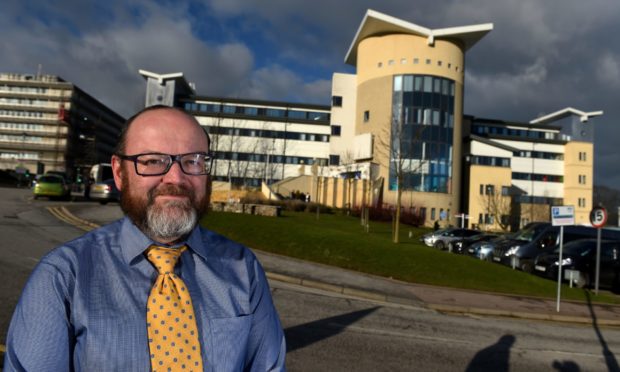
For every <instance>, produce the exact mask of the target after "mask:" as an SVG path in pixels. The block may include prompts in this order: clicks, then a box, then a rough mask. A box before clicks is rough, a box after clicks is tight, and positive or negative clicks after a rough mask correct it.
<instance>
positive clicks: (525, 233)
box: [512, 225, 547, 242]
mask: <svg viewBox="0 0 620 372" xmlns="http://www.w3.org/2000/svg"><path fill="white" fill-rule="evenodd" d="M546 228H547V225H538V226H533V227H530V228H527V229H524V230H521V231H518V232H517V233H516V234H515V235H514V236H513V237H512V239H515V240H525V241H527V242H531V241H532V240H534V239H535V238H536V237H538V235H540V233H541V232H543V230H545V229H546Z"/></svg>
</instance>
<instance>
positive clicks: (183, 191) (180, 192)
mask: <svg viewBox="0 0 620 372" xmlns="http://www.w3.org/2000/svg"><path fill="white" fill-rule="evenodd" d="M162 195H169V196H186V197H188V198H189V199H190V200H193V194H192V192H191V190H189V189H188V188H187V187H185V186H181V185H160V186H158V187H156V188H154V189H152V190H150V191H149V199H150V200H153V199H155V197H157V196H162Z"/></svg>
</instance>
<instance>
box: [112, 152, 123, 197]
mask: <svg viewBox="0 0 620 372" xmlns="http://www.w3.org/2000/svg"><path fill="white" fill-rule="evenodd" d="M122 161H123V160H122V159H121V158H119V157H118V156H116V155H112V174H113V175H114V183H115V184H116V188H117V189H118V190H119V191H121V190H123V167H122V166H121V162H122Z"/></svg>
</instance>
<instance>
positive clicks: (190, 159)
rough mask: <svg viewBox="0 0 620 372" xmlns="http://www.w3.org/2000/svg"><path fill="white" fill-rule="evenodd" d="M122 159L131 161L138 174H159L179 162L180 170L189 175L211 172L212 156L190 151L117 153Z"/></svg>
mask: <svg viewBox="0 0 620 372" xmlns="http://www.w3.org/2000/svg"><path fill="white" fill-rule="evenodd" d="M116 156H118V157H119V158H121V159H123V160H129V161H132V162H133V164H134V166H135V168H136V173H137V174H138V175H140V176H161V175H164V174H166V173H168V171H169V170H170V168H171V167H172V164H174V163H179V166H181V170H182V171H183V173H185V174H189V175H191V176H202V175H207V174H209V173H211V165H212V163H213V157H212V156H210V155H209V154H207V153H206V152H191V153H188V154H178V155H169V154H159V153H148V154H137V155H123V154H117V155H116Z"/></svg>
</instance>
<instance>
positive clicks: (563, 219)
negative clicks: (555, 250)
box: [551, 205, 575, 312]
mask: <svg viewBox="0 0 620 372" xmlns="http://www.w3.org/2000/svg"><path fill="white" fill-rule="evenodd" d="M551 224H552V225H553V226H560V256H559V257H558V298H557V301H556V307H555V309H556V311H557V312H560V290H561V288H562V248H563V246H564V226H572V225H574V224H575V207H574V206H572V205H563V206H557V207H551Z"/></svg>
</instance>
